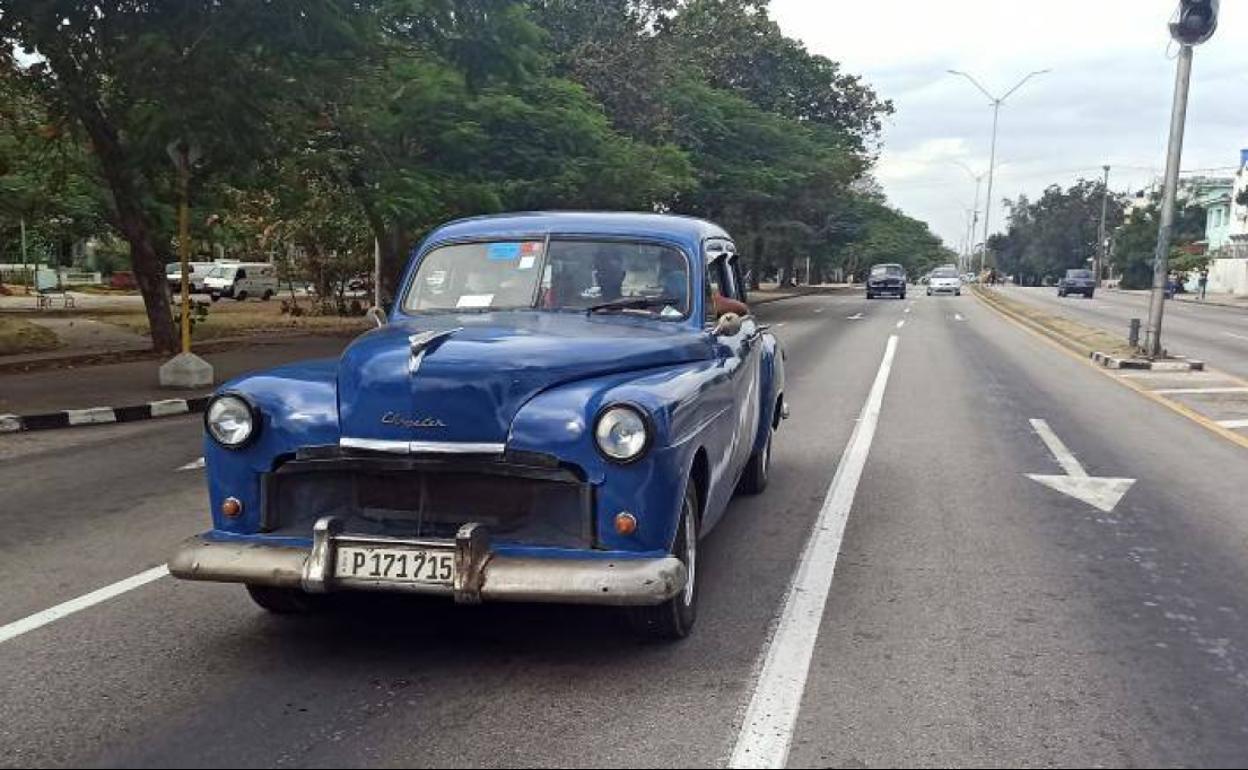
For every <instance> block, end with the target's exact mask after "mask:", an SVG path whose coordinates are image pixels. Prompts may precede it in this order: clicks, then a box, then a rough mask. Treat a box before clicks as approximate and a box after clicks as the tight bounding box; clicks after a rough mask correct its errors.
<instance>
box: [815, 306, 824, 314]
mask: <svg viewBox="0 0 1248 770" xmlns="http://www.w3.org/2000/svg"><path fill="white" fill-rule="evenodd" d="M815 312H816V313H822V312H823V308H821V307H817V308H815Z"/></svg>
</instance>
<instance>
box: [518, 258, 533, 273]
mask: <svg viewBox="0 0 1248 770" xmlns="http://www.w3.org/2000/svg"><path fill="white" fill-rule="evenodd" d="M536 264H537V257H521V258H520V264H518V265H516V269H517V270H532V269H533V266H534V265H536Z"/></svg>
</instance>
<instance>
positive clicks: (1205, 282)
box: [1196, 267, 1209, 302]
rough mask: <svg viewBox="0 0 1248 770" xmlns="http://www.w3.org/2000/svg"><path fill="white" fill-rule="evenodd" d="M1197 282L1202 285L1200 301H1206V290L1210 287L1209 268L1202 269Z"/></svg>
mask: <svg viewBox="0 0 1248 770" xmlns="http://www.w3.org/2000/svg"><path fill="white" fill-rule="evenodd" d="M1196 284H1197V285H1198V286H1199V287H1200V301H1201V302H1204V301H1205V292H1206V291H1207V290H1208V289H1209V268H1207V267H1202V268H1201V269H1200V278H1199V279H1198V280H1197V282H1196Z"/></svg>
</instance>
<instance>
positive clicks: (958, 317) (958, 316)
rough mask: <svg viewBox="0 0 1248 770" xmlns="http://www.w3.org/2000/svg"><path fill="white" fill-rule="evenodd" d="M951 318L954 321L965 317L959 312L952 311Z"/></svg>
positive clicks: (962, 319) (963, 319)
mask: <svg viewBox="0 0 1248 770" xmlns="http://www.w3.org/2000/svg"><path fill="white" fill-rule="evenodd" d="M953 320H955V321H965V320H966V319H965V318H963V317H962V314H961V313H954V314H953Z"/></svg>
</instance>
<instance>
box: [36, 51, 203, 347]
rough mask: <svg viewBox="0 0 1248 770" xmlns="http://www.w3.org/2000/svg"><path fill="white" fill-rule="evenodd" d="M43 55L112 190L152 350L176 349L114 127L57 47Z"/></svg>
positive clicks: (147, 228)
mask: <svg viewBox="0 0 1248 770" xmlns="http://www.w3.org/2000/svg"><path fill="white" fill-rule="evenodd" d="M47 57H48V60H49V62H50V63H51V64H52V69H53V71H55V72H56V73H57V76H58V78H59V79H60V80H61V83H62V84H63V87H64V88H65V91H66V93H67V95H68V96H69V102H70V105H71V108H72V110H73V112H74V115H75V117H77V118H78V120H79V122H81V123H82V126H83V128H84V129H85V130H86V132H87V135H88V136H89V137H90V138H91V147H92V149H93V150H94V152H95V155H96V158H97V159H98V161H99V164H100V172H101V174H102V176H103V177H104V181H105V182H106V183H107V184H108V188H109V192H111V193H112V199H113V201H112V202H113V212H112V213H113V219H114V224H115V225H116V226H117V229H118V230H120V231H121V235H122V237H123V238H125V239H126V241H127V242H128V243H129V244H130V259H131V262H132V266H133V269H134V279H135V282H136V283H138V286H139V293H140V294H142V295H143V307H144V309H145V310H146V311H147V323H148V326H149V327H150V328H151V333H152V349H153V350H155V351H156V352H158V353H174V352H177V351H178V350H179V349H180V347H181V340H180V339H179V334H178V329H177V327H176V326H175V325H174V323H173V312H172V308H171V306H170V303H169V284H168V281H167V280H166V278H165V265H164V262H163V261H161V258H160V254H159V253H158V251H157V249H156V246H155V243H154V241H153V238H152V227H151V224H150V223H149V222H148V219H147V216H146V214H145V213H144V211H143V204H142V198H141V196H140V195H139V193H138V188H137V186H136V185H135V183H134V179H133V177H132V176H131V173H130V169H129V168H128V164H127V161H126V155H125V150H124V149H123V148H122V146H121V140H120V138H119V136H118V132H117V129H116V128H115V127H114V126H113V124H112V122H111V121H110V120H109V119H108V116H107V115H105V114H104V110H103V108H102V107H101V106H100V103H99V100H98V98H97V96H96V94H94V93H92V92H91V89H90V88H89V87H88V86H87V85H86V84H85V83H84V82H83V76H82V73H81V72H79V71H78V68H77V67H76V66H75V64H74V63H73V60H72V58H71V57H69V56H68V55H66V54H65V52H64V51H63V50H60V49H58V48H52V49H50V50H49V51H48V52H47Z"/></svg>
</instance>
